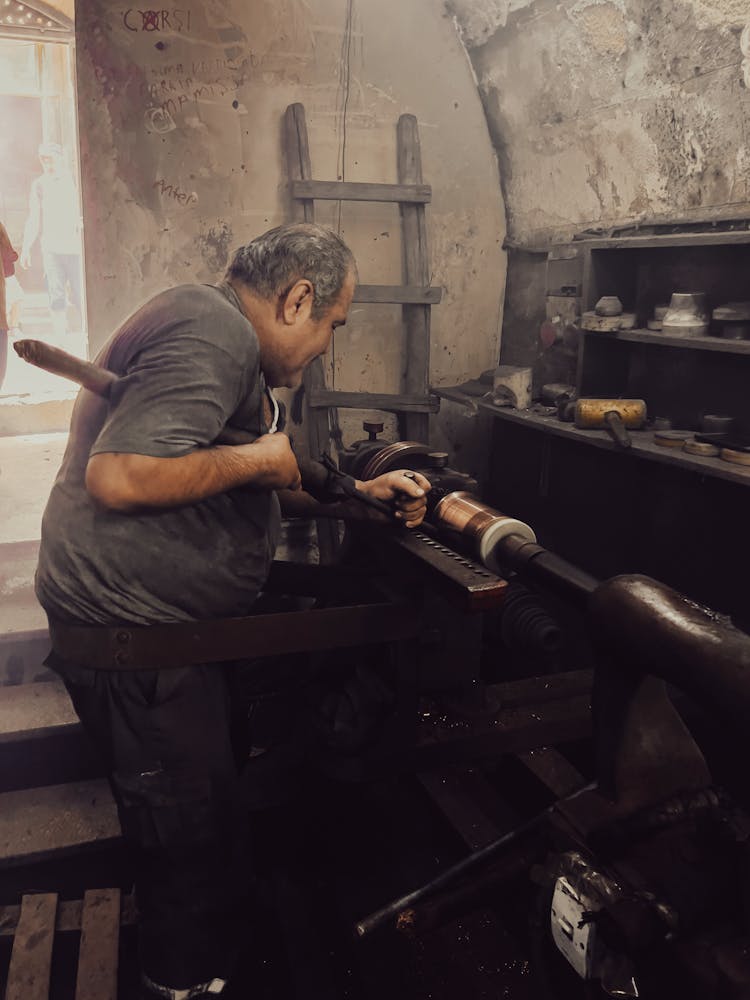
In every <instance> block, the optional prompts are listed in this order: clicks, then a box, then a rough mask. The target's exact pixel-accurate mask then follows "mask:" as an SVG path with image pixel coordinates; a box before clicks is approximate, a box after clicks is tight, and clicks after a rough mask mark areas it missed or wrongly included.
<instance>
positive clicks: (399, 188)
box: [290, 180, 432, 204]
mask: <svg viewBox="0 0 750 1000" xmlns="http://www.w3.org/2000/svg"><path fill="white" fill-rule="evenodd" d="M290 187H291V191H292V197H293V198H301V199H311V198H317V199H318V200H319V201H381V202H388V201H390V202H400V203H408V204H426V203H427V202H429V201H430V200H431V199H432V188H431V187H430V185H429V184H362V183H358V182H355V181H307V180H304V181H295V180H293V181H292V182H291V185H290Z"/></svg>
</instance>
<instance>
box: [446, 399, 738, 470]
mask: <svg viewBox="0 0 750 1000" xmlns="http://www.w3.org/2000/svg"><path fill="white" fill-rule="evenodd" d="M466 399H467V402H469V401H472V402H473V403H474V404H475V405H476V406H477V407H478V408H479V409H480V410H484V411H486V412H488V413H492V415H493V416H495V417H497V418H498V419H500V420H507V421H509V422H510V423H514V424H521V425H523V426H524V427H529V428H531V429H532V430H537V431H541V432H543V433H545V434H551V435H552V436H554V437H563V438H568V439H569V440H573V441H578V442H580V443H581V444H587V445H591V446H592V447H594V448H604V449H606V450H607V451H617V452H619V453H620V454H621V455H622V460H623V462H630V461H632V460H633V459H634V458H643V459H646V460H647V461H651V462H659V463H661V464H663V465H675V466H679V467H680V468H682V469H685V470H688V471H690V472H696V473H698V474H699V475H702V476H713V477H714V478H716V479H726V480H728V481H729V482H731V483H740V484H742V485H744V486H747V485H750V467H743V466H741V465H732V463H731V462H725V461H724V460H723V459H721V458H701V457H700V456H698V455H688V454H687V453H686V452H684V451H681V450H680V449H677V448H662V447H660V446H659V445H658V444H655V443H654V441H653V440H652V435H653V432H652V431H630V437H631V440H632V442H633V444H632V446H631V447H630V448H628V449H626V450H625V451H623V450H622V449H621V448H620V447H619V445H616V444H615V442H614V441H613V440H612V438H611V437H610V436H609V434H608V433H607V432H606V431H596V430H583V429H581V428H579V427H576V426H575V425H574V424H568V423H563V422H562V421H561V420H558V419H557V417H553V416H545V415H544V414H541V413H532V412H531V411H530V410H512V409H510V408H508V407H502V408H501V407H497V406H493V405H492V404H491V403H485V402H484V400H482V399H476V398H474V397H471V396H467V397H466Z"/></svg>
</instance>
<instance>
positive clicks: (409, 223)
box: [397, 115, 430, 442]
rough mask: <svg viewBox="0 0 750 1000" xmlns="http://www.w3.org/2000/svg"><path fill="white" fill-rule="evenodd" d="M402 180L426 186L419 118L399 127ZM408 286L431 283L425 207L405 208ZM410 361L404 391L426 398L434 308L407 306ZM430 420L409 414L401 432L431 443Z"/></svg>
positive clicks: (404, 119) (403, 224)
mask: <svg viewBox="0 0 750 1000" xmlns="http://www.w3.org/2000/svg"><path fill="white" fill-rule="evenodd" d="M397 142H398V179H399V182H400V183H401V184H421V183H422V154H421V150H420V146H419V132H418V129H417V119H416V118H415V117H414V115H401V117H400V118H399V120H398V128H397ZM400 211H401V227H402V236H403V256H404V267H403V270H404V284H406V285H417V286H422V287H426V286H428V285H429V284H430V274H429V261H428V256H427V226H426V221H425V210H424V205H406V204H402V205H401V209H400ZM403 316H404V327H405V330H406V359H405V365H404V378H403V391H404V392H405V393H408V394H412V395H417V396H420V395H426V393H427V391H428V387H429V379H430V307H429V306H425V305H405V306H404V307H403ZM429 426H430V424H429V417H428V416H427V414H423V413H412V414H406V415H405V416H404V418H403V420H402V421H401V422H400V425H399V433H400V434H401V436H402V437H403V438H405V439H406V440H408V441H424V442H427V441H428V440H429Z"/></svg>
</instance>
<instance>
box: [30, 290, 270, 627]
mask: <svg viewBox="0 0 750 1000" xmlns="http://www.w3.org/2000/svg"><path fill="white" fill-rule="evenodd" d="M97 363H98V364H100V365H102V366H103V367H105V368H108V369H109V370H110V371H113V372H115V373H116V374H117V375H119V376H121V377H120V381H119V382H118V383H117V384H116V385H115V386H114V388H113V390H112V392H111V395H110V399H109V400H104V399H102V398H100V397H98V396H95V395H94V394H93V393H91V392H89V391H88V390H81V392H80V393H79V394H78V398H77V400H76V404H75V407H74V410H73V418H72V422H71V433H70V440H69V442H68V447H67V450H66V452H65V456H64V458H63V462H62V466H61V468H60V472H59V473H58V476H57V480H56V481H55V484H54V486H53V488H52V493H51V495H50V498H49V501H48V503H47V508H46V510H45V513H44V518H43V521H42V541H41V548H40V553H39V565H38V568H37V575H36V591H37V596H38V598H39V601H40V603H41V604H42V606H43V607H44V609H45V610H46V611H47V613H48V614H49V615H50V617H52V618H54V619H57V620H59V621H65V622H82V623H108V624H115V623H120V622H134V623H140V624H149V623H152V622H171V621H186V620H191V619H207V618H217V617H228V616H232V615H242V614H246V613H247V612H248V610H249V609H250V607H251V605H252V603H253V601H254V600H255V597H256V596H257V594H258V591H259V590H260V588H261V587H262V585H263V583H264V581H265V579H266V575H267V573H268V568H269V566H270V563H271V560H272V558H273V551H274V548H275V545H276V541H277V537H278V528H279V521H280V515H279V506H278V500H277V498H276V494H275V493H272V492H268V491H262V490H254V489H251V488H249V487H243V488H240V489H234V490H230V491H229V492H227V493H222V494H219V495H218V496H214V497H209V498H208V499H207V500H202V501H201V502H200V503H194V504H189V505H186V506H184V507H179V508H172V509H161V510H149V511H145V512H139V513H130V514H125V513H118V512H117V511H112V510H107V509H105V508H104V507H102V506H101V505H99V504H97V503H96V502H95V501H94V500H93V499H92V497H91V496H90V495H89V493H88V492H87V490H86V486H85V474H86V463H87V462H88V459H89V456H90V455H94V454H98V453H100V452H121V453H132V454H137V455H151V456H154V457H157V458H173V457H179V456H180V455H186V454H188V453H189V452H192V451H195V449H196V448H200V447H205V446H208V445H210V444H211V443H212V442H213V441H215V439H216V437H217V436H218V434H219V433H220V432H221V430H222V428H223V427H224V426H225V424H227V423H229V424H231V425H232V426H233V427H239V428H242V429H244V430H247V431H249V432H250V433H251V434H253V435H255V436H256V437H258V436H260V435H261V434H263V433H265V432H266V427H265V423H264V420H263V406H262V398H263V394H264V391H265V389H264V383H263V377H262V374H261V372H260V359H259V352H258V340H257V337H256V334H255V331H254V330H253V328H252V326H251V325H250V323H249V322H248V320H247V319H246V318H245V317H244V315H243V314H242V313H241V312H240V310H239V303H238V301H237V298H236V296H235V294H234V291H233V290H232V289H231V288H230V287H229V286H228V285H219V286H216V287H215V286H212V285H181V286H179V287H177V288H173V289H170V290H169V291H166V292H163V293H162V294H160V295H157V296H156V297H155V298H153V299H151V300H150V301H149V302H147V303H146V304H145V305H144V306H143V307H142V308H141V309H139V310H138V311H137V312H136V313H135V314H134V315H133V316H131V317H130V319H128V320H126V321H125V323H124V324H123V325H122V326H121V327H120V329H119V330H118V331H117V332H116V333H115V334H114V336H113V337H112V339H111V340H110V342H109V343H108V344H107V345H106V347H105V348H104V349H103V350H102V352H101V354H100V355H99V357H98V358H97Z"/></svg>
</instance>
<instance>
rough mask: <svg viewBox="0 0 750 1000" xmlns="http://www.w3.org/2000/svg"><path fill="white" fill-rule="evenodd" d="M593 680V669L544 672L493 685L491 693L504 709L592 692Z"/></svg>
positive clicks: (489, 690)
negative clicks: (557, 672)
mask: <svg viewBox="0 0 750 1000" xmlns="http://www.w3.org/2000/svg"><path fill="white" fill-rule="evenodd" d="M593 683H594V672H593V670H567V671H565V673H561V674H543V675H541V676H539V677H523V678H521V679H520V680H517V681H503V682H502V683H500V684H492V685H490V686H489V688H488V693H491V696H492V699H493V701H496V702H497V703H498V704H499V705H501V706H502V707H503V708H516V707H518V706H520V705H543V704H546V703H547V702H550V701H559V700H561V699H562V698H573V697H575V696H576V695H580V694H591V688H592V685H593Z"/></svg>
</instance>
